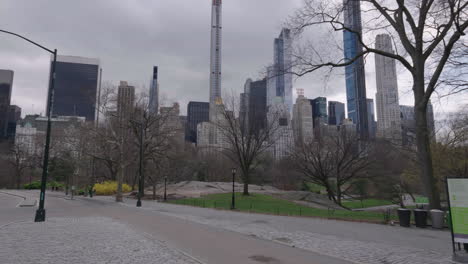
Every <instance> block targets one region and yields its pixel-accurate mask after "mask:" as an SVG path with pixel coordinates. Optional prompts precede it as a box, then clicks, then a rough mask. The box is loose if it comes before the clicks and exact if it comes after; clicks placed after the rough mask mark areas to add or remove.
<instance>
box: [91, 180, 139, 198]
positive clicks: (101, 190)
mask: <svg viewBox="0 0 468 264" xmlns="http://www.w3.org/2000/svg"><path fill="white" fill-rule="evenodd" d="M93 189H94V190H96V195H112V194H115V193H116V192H117V182H115V181H105V182H103V183H96V184H94V187H93ZM131 190H132V188H131V187H130V186H129V185H128V184H122V192H124V193H125V192H130V191H131Z"/></svg>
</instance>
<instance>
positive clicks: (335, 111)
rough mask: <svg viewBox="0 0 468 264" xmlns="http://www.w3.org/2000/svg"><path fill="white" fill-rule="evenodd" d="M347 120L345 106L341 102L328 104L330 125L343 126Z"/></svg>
mask: <svg viewBox="0 0 468 264" xmlns="http://www.w3.org/2000/svg"><path fill="white" fill-rule="evenodd" d="M344 120H345V105H344V104H343V103H340V102H335V101H329V102H328V124H329V125H337V126H339V125H341V124H342V123H343V121H344Z"/></svg>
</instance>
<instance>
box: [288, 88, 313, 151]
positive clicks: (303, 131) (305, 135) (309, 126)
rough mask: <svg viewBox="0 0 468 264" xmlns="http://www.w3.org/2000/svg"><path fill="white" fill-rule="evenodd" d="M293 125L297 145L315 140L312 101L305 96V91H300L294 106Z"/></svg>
mask: <svg viewBox="0 0 468 264" xmlns="http://www.w3.org/2000/svg"><path fill="white" fill-rule="evenodd" d="M292 127H293V134H294V141H295V143H296V145H297V146H301V145H303V144H305V143H308V142H310V141H312V140H313V138H314V122H313V115H312V105H311V104H310V101H309V100H308V99H307V98H306V97H304V94H303V92H298V97H297V99H296V103H295V104H294V107H293V119H292Z"/></svg>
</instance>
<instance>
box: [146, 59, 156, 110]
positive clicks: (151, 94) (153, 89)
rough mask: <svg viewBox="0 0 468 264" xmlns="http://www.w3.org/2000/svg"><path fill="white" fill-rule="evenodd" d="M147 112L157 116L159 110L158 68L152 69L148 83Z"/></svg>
mask: <svg viewBox="0 0 468 264" xmlns="http://www.w3.org/2000/svg"><path fill="white" fill-rule="evenodd" d="M148 108H149V109H148V110H149V112H150V113H151V114H154V115H155V114H157V113H158V109H159V82H158V66H154V67H153V76H152V78H151V83H150V91H149V102H148Z"/></svg>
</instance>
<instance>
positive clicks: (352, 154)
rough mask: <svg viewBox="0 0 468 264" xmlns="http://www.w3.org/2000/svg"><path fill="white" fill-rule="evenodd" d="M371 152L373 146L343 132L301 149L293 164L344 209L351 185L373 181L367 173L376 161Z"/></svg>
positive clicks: (325, 136)
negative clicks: (355, 182)
mask: <svg viewBox="0 0 468 264" xmlns="http://www.w3.org/2000/svg"><path fill="white" fill-rule="evenodd" d="M371 152H372V148H371V145H370V143H369V142H364V141H361V140H360V139H359V137H358V136H357V135H356V133H355V132H354V131H352V132H350V131H346V129H342V130H340V131H338V132H337V133H336V134H335V133H332V134H328V135H324V136H322V138H321V139H319V140H315V141H311V142H307V143H304V144H301V145H299V146H297V148H296V149H295V151H293V152H292V153H291V158H292V159H291V160H292V161H293V163H294V164H295V168H296V169H297V170H298V171H299V172H300V173H302V174H303V175H304V178H305V180H306V181H309V182H312V183H315V184H318V185H320V186H323V187H325V189H326V191H327V194H328V198H329V199H330V200H332V201H334V202H335V203H337V204H339V205H341V199H342V197H343V195H345V194H347V192H348V190H349V188H350V187H351V183H352V182H353V181H356V180H359V179H365V178H368V177H369V175H368V173H367V170H368V169H369V167H370V165H371V164H372V163H373V160H374V159H373V157H372V154H371Z"/></svg>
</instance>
